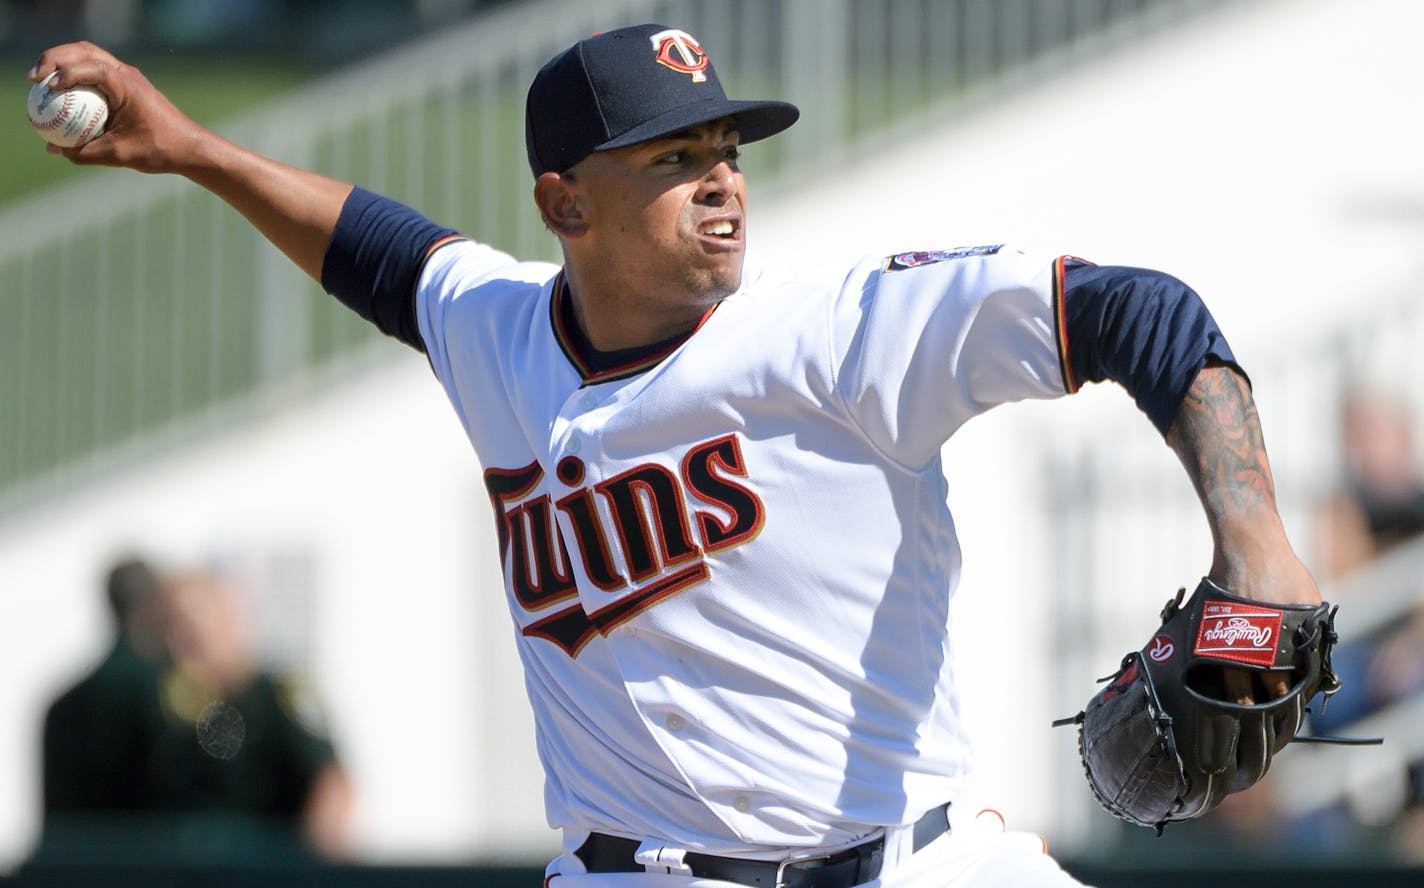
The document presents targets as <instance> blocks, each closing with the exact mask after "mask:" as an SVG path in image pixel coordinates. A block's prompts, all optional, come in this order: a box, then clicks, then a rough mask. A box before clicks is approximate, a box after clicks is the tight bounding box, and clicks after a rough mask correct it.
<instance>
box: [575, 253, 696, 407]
mask: <svg viewBox="0 0 1424 888" xmlns="http://www.w3.org/2000/svg"><path fill="white" fill-rule="evenodd" d="M716 310H717V306H715V305H714V306H712V307H711V308H709V309H707V313H706V314H704V315H703V316H702V319H701V320H699V321H698V322H697V326H696V327H694V328H692V329H691V330H689V331H688V332H687V333H684V334H682V335H679V336H675V337H673V338H671V339H664V340H663V341H661V342H655V343H653V344H651V345H644V346H639V347H637V348H625V349H618V350H616V351H611V352H605V351H599V350H598V349H596V348H594V347H593V344H592V343H590V342H589V341H588V337H587V336H585V335H584V332H583V330H582V329H581V328H580V327H579V325H578V322H577V321H576V320H575V319H574V310H573V300H572V298H571V297H570V295H569V285H568V281H567V280H566V279H565V278H564V273H563V272H562V271H560V272H559V274H558V276H557V277H555V279H554V288H553V292H552V293H551V294H550V297H549V324H550V325H551V326H552V327H553V330H554V339H555V341H557V342H558V343H559V349H560V350H561V351H563V353H564V357H566V358H568V361H569V363H570V364H572V365H573V366H574V369H575V370H577V371H578V374H579V378H580V379H581V380H582V384H583V385H586V386H587V385H597V384H598V383H601V382H612V381H614V380H617V379H626V378H627V377H630V376H636V375H638V374H639V373H642V372H643V371H645V370H650V369H652V368H653V367H655V366H657V365H658V364H659V363H661V362H662V360H663V359H664V358H666V357H667V356H668V355H670V354H672V353H673V352H674V351H676V350H677V348H678V347H679V346H681V345H682V344H683V343H684V342H686V341H687V340H688V339H689V338H690V337H691V336H692V334H694V333H696V332H697V331H698V330H700V329H702V325H703V324H705V323H707V319H708V318H709V317H711V316H712V312H714V311H716Z"/></svg>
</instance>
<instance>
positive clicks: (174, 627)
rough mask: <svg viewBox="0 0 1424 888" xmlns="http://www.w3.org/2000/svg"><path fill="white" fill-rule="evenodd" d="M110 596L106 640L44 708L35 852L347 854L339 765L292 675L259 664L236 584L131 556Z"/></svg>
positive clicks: (131, 857)
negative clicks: (40, 830)
mask: <svg viewBox="0 0 1424 888" xmlns="http://www.w3.org/2000/svg"><path fill="white" fill-rule="evenodd" d="M107 591H108V599H109V604H110V606H111V609H112V611H113V615H114V619H115V622H116V624H117V627H118V632H117V637H116V639H115V641H114V645H113V648H112V649H111V650H110V652H109V654H108V655H107V656H106V657H105V658H104V660H103V662H102V663H100V664H99V666H98V667H96V668H95V670H94V671H93V672H92V673H90V674H89V675H88V676H86V677H85V678H84V679H83V680H82V681H80V682H79V683H78V684H77V685H75V686H74V687H73V688H71V689H70V690H68V691H66V692H65V693H64V694H63V695H62V696H61V697H60V698H59V699H58V700H57V701H56V702H55V703H54V704H53V706H51V708H50V710H49V712H48V714H47V716H46V719H45V726H44V796H45V801H44V803H45V813H46V816H45V829H44V836H43V839H42V842H41V846H40V848H39V849H38V850H37V852H36V855H35V859H36V860H39V861H45V862H55V861H69V862H73V861H75V860H76V859H77V858H83V859H85V860H87V861H89V862H93V861H94V860H95V859H96V858H97V859H99V860H100V861H101V862H102V861H104V860H108V861H111V862H132V861H135V860H137V859H140V858H144V857H151V856H152V855H154V854H160V855H172V856H173V857H174V858H175V859H186V860H215V859H245V858H251V857H252V856H254V855H258V856H261V855H265V856H272V857H279V858H281V859H283V860H293V859H294V855H295V856H303V857H310V856H312V854H311V852H314V855H315V857H316V858H322V859H327V860H335V859H343V858H346V857H349V850H350V848H349V836H350V829H349V825H350V814H351V810H352V794H351V788H350V785H349V782H348V780H347V777H346V774H345V772H344V770H343V769H342V767H341V765H340V762H339V761H338V759H337V757H336V754H335V752H334V750H333V748H332V745H331V743H330V742H329V741H328V740H327V739H326V738H325V737H324V736H323V732H322V731H321V730H320V728H319V727H318V726H317V725H316V724H315V719H314V718H313V717H312V713H313V712H314V710H315V707H313V706H312V705H310V701H309V700H308V699H305V698H303V697H302V695H301V694H300V693H299V692H298V687H297V685H296V684H295V683H293V682H291V681H287V680H284V679H283V678H280V677H278V676H276V675H273V674H271V673H269V672H265V671H263V670H262V669H261V668H259V665H258V663H257V661H256V658H255V657H254V654H253V650H254V648H253V645H252V636H251V631H250V629H251V626H250V623H249V620H248V613H247V610H246V608H245V607H244V603H245V601H244V599H243V597H242V596H241V594H240V590H239V589H238V588H237V587H235V586H234V584H232V583H231V582H229V581H228V580H226V579H225V578H223V577H222V576H219V575H217V574H215V573H211V572H207V571H198V570H191V571H185V572H182V573H178V574H176V575H173V576H170V577H160V576H158V575H157V574H156V573H155V571H154V570H153V569H152V568H151V567H150V566H149V565H147V564H146V563H145V562H143V561H140V560H137V559H127V560H124V561H122V562H119V563H117V564H116V565H114V567H113V568H112V569H111V570H110V571H109V574H108V581H107ZM116 814H121V815H122V816H115V815H116Z"/></svg>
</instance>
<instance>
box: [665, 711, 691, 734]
mask: <svg viewBox="0 0 1424 888" xmlns="http://www.w3.org/2000/svg"><path fill="white" fill-rule="evenodd" d="M686 725H687V722H686V721H685V720H684V719H683V717H682V716H680V715H678V714H677V713H675V712H674V713H673V714H672V715H669V716H668V717H667V729H668V730H669V731H681V730H682V729H683V728H684V727H685V726H686Z"/></svg>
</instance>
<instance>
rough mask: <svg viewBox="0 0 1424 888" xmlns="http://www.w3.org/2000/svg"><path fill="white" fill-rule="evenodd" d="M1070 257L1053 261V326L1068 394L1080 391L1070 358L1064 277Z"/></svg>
mask: <svg viewBox="0 0 1424 888" xmlns="http://www.w3.org/2000/svg"><path fill="white" fill-rule="evenodd" d="M1068 259H1069V257H1068V256H1059V257H1058V258H1057V259H1055V260H1053V324H1054V326H1055V327H1057V328H1058V329H1057V330H1056V331H1055V332H1056V333H1057V338H1058V369H1059V370H1060V371H1061V372H1062V373H1063V390H1064V391H1065V392H1067V393H1068V394H1070V395H1071V394H1073V393H1074V392H1076V391H1078V388H1079V386H1078V379H1077V377H1076V376H1074V375H1073V362H1072V361H1071V360H1069V358H1068V305H1067V299H1066V297H1067V292H1066V290H1065V287H1064V276H1065V274H1066V272H1067V268H1068Z"/></svg>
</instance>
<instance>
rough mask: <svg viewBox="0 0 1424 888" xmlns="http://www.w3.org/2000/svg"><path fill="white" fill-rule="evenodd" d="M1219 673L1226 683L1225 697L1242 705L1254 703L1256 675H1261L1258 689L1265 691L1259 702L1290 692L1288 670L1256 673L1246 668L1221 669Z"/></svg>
mask: <svg viewBox="0 0 1424 888" xmlns="http://www.w3.org/2000/svg"><path fill="white" fill-rule="evenodd" d="M1221 675H1222V679H1223V681H1224V682H1225V684H1226V699H1227V700H1229V701H1230V702H1232V703H1237V704H1239V705H1242V706H1254V705H1256V696H1257V694H1256V692H1257V690H1258V686H1257V685H1256V682H1255V680H1254V676H1256V675H1259V676H1260V677H1261V683H1260V689H1263V690H1264V691H1265V694H1264V695H1263V697H1264V699H1262V701H1261V702H1263V703H1264V702H1266V701H1267V700H1277V699H1279V698H1281V697H1284V696H1285V695H1286V694H1289V693H1290V686H1291V682H1290V679H1291V674H1290V672H1289V671H1288V670H1271V671H1269V672H1260V673H1256V672H1250V671H1248V670H1246V669H1222V670H1221Z"/></svg>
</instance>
